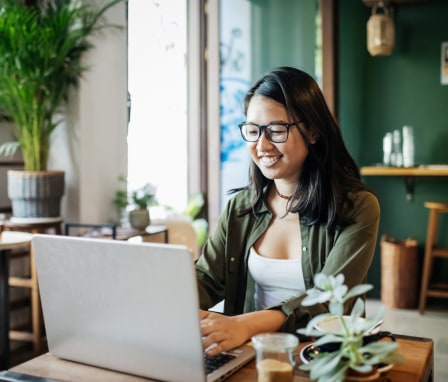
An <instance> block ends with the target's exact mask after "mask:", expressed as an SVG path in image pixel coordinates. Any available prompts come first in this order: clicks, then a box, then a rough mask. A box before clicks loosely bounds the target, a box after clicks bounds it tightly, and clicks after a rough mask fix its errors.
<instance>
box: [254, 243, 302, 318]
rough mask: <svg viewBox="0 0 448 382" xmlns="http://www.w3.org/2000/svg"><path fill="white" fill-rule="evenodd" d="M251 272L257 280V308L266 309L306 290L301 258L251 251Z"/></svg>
mask: <svg viewBox="0 0 448 382" xmlns="http://www.w3.org/2000/svg"><path fill="white" fill-rule="evenodd" d="M248 267H249V272H250V274H251V276H252V278H253V279H254V281H255V296H254V298H255V308H256V309H257V310H261V309H265V308H268V307H271V306H274V305H278V304H280V303H281V302H283V301H285V300H287V299H288V298H290V297H293V296H295V295H297V294H298V293H300V292H305V281H304V279H303V272H302V262H301V259H300V258H299V259H291V260H290V259H272V258H269V257H263V256H260V255H259V254H258V253H257V252H256V251H255V250H254V249H253V248H251V249H250V253H249V263H248Z"/></svg>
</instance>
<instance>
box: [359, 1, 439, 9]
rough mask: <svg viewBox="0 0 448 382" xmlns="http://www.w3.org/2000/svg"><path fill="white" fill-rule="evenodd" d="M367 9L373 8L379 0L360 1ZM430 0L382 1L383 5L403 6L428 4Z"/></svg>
mask: <svg viewBox="0 0 448 382" xmlns="http://www.w3.org/2000/svg"><path fill="white" fill-rule="evenodd" d="M362 1H363V3H364V4H365V5H366V6H368V7H370V8H371V7H373V5H374V4H377V3H378V2H379V0H362ZM430 1H431V0H383V3H384V4H385V5H389V4H390V5H405V4H417V3H429V2H430Z"/></svg>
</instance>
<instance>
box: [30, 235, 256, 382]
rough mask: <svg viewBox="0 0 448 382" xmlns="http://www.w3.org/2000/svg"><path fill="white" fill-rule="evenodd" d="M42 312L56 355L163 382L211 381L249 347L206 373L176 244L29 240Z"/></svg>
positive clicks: (192, 290) (250, 353) (189, 278)
mask: <svg viewBox="0 0 448 382" xmlns="http://www.w3.org/2000/svg"><path fill="white" fill-rule="evenodd" d="M32 245H33V250H34V253H35V261H36V269H37V275H38V282H39V289H40V296H41V301H42V310H43V316H44V322H45V329H46V334H47V340H48V347H49V351H50V353H52V354H53V355H55V356H56V357H59V358H63V359H68V360H71V361H77V362H81V363H86V364H90V365H95V366H99V367H103V368H107V369H112V370H116V371H120V372H125V373H129V374H134V375H139V376H144V377H148V378H151V379H157V380H163V381H182V382H189V381H191V382H198V381H219V380H223V379H225V378H227V377H228V376H230V375H231V374H233V373H234V372H236V371H237V370H238V369H239V368H241V367H242V366H244V364H246V363H247V362H249V361H250V360H252V359H253V358H254V356H255V352H254V349H253V348H252V347H251V346H243V347H241V348H238V349H235V350H234V351H231V352H228V353H225V354H223V355H222V357H224V358H230V359H231V361H230V362H228V363H226V364H225V365H224V366H222V367H220V368H218V369H216V370H215V371H212V372H207V371H206V364H207V363H208V362H209V361H206V360H205V359H204V352H203V349H202V342H201V334H200V328H199V309H198V306H199V304H198V296H197V286H196V276H195V271H194V264H193V260H192V257H191V254H190V253H189V251H188V249H187V248H186V247H184V246H180V245H168V244H154V243H130V242H122V241H118V240H101V239H87V238H78V237H69V236H53V235H34V237H33V239H32Z"/></svg>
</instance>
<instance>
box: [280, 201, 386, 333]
mask: <svg viewBox="0 0 448 382" xmlns="http://www.w3.org/2000/svg"><path fill="white" fill-rule="evenodd" d="M352 217H353V219H354V223H353V224H351V225H349V226H347V227H345V228H344V229H342V230H340V231H339V232H337V233H336V234H335V236H334V242H333V243H332V245H331V249H330V250H329V251H328V254H319V253H313V254H312V256H313V259H312V260H315V259H316V258H317V259H320V260H321V261H320V262H319V261H317V262H315V263H314V265H313V272H314V274H315V273H319V272H322V273H324V274H326V275H337V274H339V273H342V274H344V276H345V284H346V285H347V286H348V287H349V288H352V287H353V286H355V285H358V284H362V283H364V282H365V281H366V279H367V271H368V269H369V267H370V265H371V263H372V259H373V256H374V253H375V246H376V242H377V236H378V225H379V218H380V208H379V204H378V200H377V198H376V197H375V196H374V195H373V194H371V193H369V192H360V193H358V194H356V195H355V198H354V208H353V212H352ZM310 240H313V239H312V238H310ZM311 246H312V245H311ZM319 248H321V247H319ZM314 274H313V275H312V276H314ZM312 286H313V285H311V287H312ZM304 297H305V295H304V294H301V295H298V296H295V297H294V298H292V299H289V300H288V301H285V302H283V303H282V304H281V305H279V306H276V307H273V309H280V310H282V311H283V312H284V313H285V315H286V320H285V323H284V326H283V328H282V330H283V331H288V332H295V331H296V330H297V329H298V328H301V327H304V326H306V324H307V323H308V321H309V320H310V319H311V318H312V317H313V316H315V315H317V314H320V313H323V312H326V311H328V310H327V307H326V306H325V305H315V306H311V307H302V306H301V302H302V300H303V299H304ZM353 303H354V299H353V300H352V301H349V302H348V303H347V304H346V306H345V313H346V314H347V313H349V312H350V311H351V307H352V305H353Z"/></svg>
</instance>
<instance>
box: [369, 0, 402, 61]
mask: <svg viewBox="0 0 448 382" xmlns="http://www.w3.org/2000/svg"><path fill="white" fill-rule="evenodd" d="M380 10H382V13H379V11H380ZM394 29H395V28H394V21H393V20H392V17H391V16H390V10H389V7H387V6H386V5H385V4H384V3H383V2H382V1H379V2H378V3H376V4H374V5H373V7H372V14H371V15H370V18H369V20H368V21H367V50H368V51H369V53H370V54H371V55H372V56H390V55H391V54H392V51H393V50H394V45H395V30H394Z"/></svg>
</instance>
